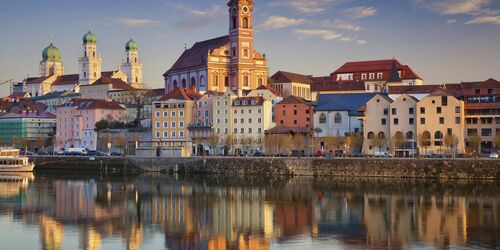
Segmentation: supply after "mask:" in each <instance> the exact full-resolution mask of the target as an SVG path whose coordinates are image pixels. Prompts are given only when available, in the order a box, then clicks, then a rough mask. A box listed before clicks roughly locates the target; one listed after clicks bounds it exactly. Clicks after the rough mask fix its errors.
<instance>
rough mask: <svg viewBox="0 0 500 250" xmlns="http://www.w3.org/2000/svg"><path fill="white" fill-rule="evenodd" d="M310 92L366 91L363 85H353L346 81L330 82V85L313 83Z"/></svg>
mask: <svg viewBox="0 0 500 250" xmlns="http://www.w3.org/2000/svg"><path fill="white" fill-rule="evenodd" d="M311 91H338V92H341V91H366V89H365V85H364V84H363V83H354V82H348V81H341V82H330V83H313V84H311Z"/></svg>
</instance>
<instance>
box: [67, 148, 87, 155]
mask: <svg viewBox="0 0 500 250" xmlns="http://www.w3.org/2000/svg"><path fill="white" fill-rule="evenodd" d="M64 152H65V154H66V153H69V154H70V155H71V153H74V155H86V154H87V149H86V148H68V149H66V150H65V151H64Z"/></svg>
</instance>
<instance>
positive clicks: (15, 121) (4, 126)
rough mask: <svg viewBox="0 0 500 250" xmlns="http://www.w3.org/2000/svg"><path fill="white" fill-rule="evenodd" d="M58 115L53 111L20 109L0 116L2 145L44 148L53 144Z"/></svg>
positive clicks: (0, 142) (35, 148) (0, 140)
mask: <svg viewBox="0 0 500 250" xmlns="http://www.w3.org/2000/svg"><path fill="white" fill-rule="evenodd" d="M55 128H56V116H55V115H53V114H52V113H48V112H45V113H40V112H37V111H29V110H24V111H19V112H17V113H9V114H6V115H3V116H0V138H1V139H0V145H14V146H15V147H18V148H21V147H28V148H29V149H34V150H35V151H36V150H38V149H42V148H44V147H47V146H49V145H51V143H50V142H51V141H52V137H53V135H54V130H55Z"/></svg>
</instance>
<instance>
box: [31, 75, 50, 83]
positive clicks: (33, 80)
mask: <svg viewBox="0 0 500 250" xmlns="http://www.w3.org/2000/svg"><path fill="white" fill-rule="evenodd" d="M47 78H49V77H45V76H40V77H29V78H26V84H38V83H42V82H43V81H45V80H47Z"/></svg>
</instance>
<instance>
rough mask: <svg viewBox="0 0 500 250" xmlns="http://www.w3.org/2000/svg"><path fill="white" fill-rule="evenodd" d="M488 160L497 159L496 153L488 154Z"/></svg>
mask: <svg viewBox="0 0 500 250" xmlns="http://www.w3.org/2000/svg"><path fill="white" fill-rule="evenodd" d="M490 159H498V153H495V152H492V153H491V154H490Z"/></svg>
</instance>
